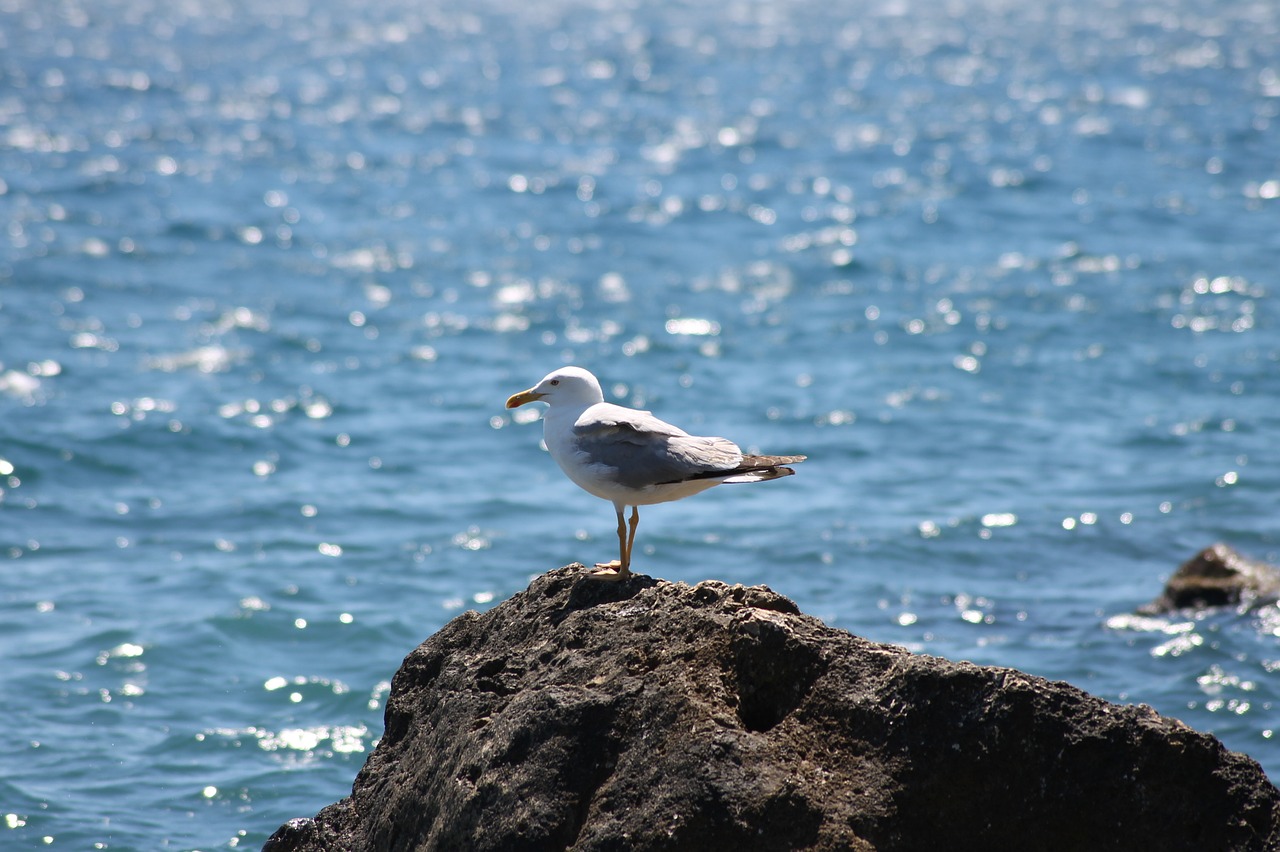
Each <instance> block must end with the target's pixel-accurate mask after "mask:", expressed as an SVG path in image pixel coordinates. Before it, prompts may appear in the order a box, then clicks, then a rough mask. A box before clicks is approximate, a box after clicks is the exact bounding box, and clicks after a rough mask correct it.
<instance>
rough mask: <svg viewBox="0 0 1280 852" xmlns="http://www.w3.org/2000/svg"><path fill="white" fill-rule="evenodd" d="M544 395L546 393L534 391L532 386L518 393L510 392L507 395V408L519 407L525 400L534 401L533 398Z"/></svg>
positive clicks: (540, 397)
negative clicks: (508, 395) (509, 394)
mask: <svg viewBox="0 0 1280 852" xmlns="http://www.w3.org/2000/svg"><path fill="white" fill-rule="evenodd" d="M544 396H546V394H542V393H536V392H535V391H534V390H533V388H529V390H527V391H520V393H516V394H512V395H511V396H510V397H508V398H507V408H519V407H520V406H522V405H524V404H525V403H526V402H534V401H535V400H539V399H542V398H543V397H544Z"/></svg>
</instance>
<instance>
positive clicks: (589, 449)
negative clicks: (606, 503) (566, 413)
mask: <svg viewBox="0 0 1280 852" xmlns="http://www.w3.org/2000/svg"><path fill="white" fill-rule="evenodd" d="M600 408H602V409H605V410H601V411H595V410H592V409H588V411H587V412H586V413H585V414H584V416H583V417H581V418H580V419H579V420H578V422H577V423H575V424H574V427H573V435H574V444H575V445H576V448H577V450H578V452H580V453H583V454H584V455H585V456H586V457H587V458H588V460H589V461H590V463H591V464H593V465H600V466H603V467H606V468H609V469H610V471H611V476H612V478H614V479H615V480H616V481H617V482H618V483H619V484H620V485H623V486H625V487H627V488H643V487H645V486H646V485H657V484H661V483H671V482H685V481H687V480H690V479H700V478H705V477H706V476H707V474H709V473H713V472H716V471H729V470H733V469H734V468H736V467H737V466H738V464H739V463H740V462H741V461H742V451H741V450H739V449H738V447H737V445H736V444H734V443H733V442H732V441H729V440H726V439H725V438H702V437H698V436H696V435H690V434H688V433H687V432H685V431H684V430H682V429H679V428H677V427H675V426H672V425H671V424H670V423H664V422H663V421H661V420H659V419H658V418H656V417H654V416H653V415H652V414H650V413H649V412H647V411H634V410H632V409H628V408H622V407H621V406H601V407H600Z"/></svg>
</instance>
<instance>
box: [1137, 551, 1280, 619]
mask: <svg viewBox="0 0 1280 852" xmlns="http://www.w3.org/2000/svg"><path fill="white" fill-rule="evenodd" d="M1277 599H1280V568H1276V567H1274V566H1272V565H1267V564H1266V563H1265V562H1258V561H1257V560H1254V559H1250V558H1248V557H1247V556H1243V555H1241V554H1240V553H1239V552H1237V551H1235V550H1233V549H1232V548H1230V547H1228V546H1227V545H1225V544H1221V543H1218V544H1215V545H1212V546H1210V547H1206V548H1205V549H1204V550H1202V551H1200V552H1199V553H1197V554H1196V555H1195V556H1193V557H1191V558H1190V559H1188V560H1187V561H1186V562H1184V563H1182V565H1181V566H1180V567H1179V568H1178V570H1177V571H1175V572H1174V573H1173V576H1171V577H1170V578H1169V582H1167V583H1166V584H1165V587H1164V591H1163V592H1162V593H1161V595H1160V597H1158V598H1156V599H1155V600H1154V601H1152V602H1151V603H1149V604H1146V605H1145V606H1143V607H1141V608H1140V609H1139V610H1138V611H1139V612H1140V613H1142V614H1143V615H1156V614H1158V613H1164V612H1172V611H1174V610H1179V609H1205V608H1207V607H1218V606H1243V607H1246V608H1249V607H1255V606H1262V605H1264V604H1269V603H1275V602H1276V600H1277Z"/></svg>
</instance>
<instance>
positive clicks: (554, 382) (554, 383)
mask: <svg viewBox="0 0 1280 852" xmlns="http://www.w3.org/2000/svg"><path fill="white" fill-rule="evenodd" d="M558 384H560V380H559V379H552V380H551V387H555V386H556V385H558Z"/></svg>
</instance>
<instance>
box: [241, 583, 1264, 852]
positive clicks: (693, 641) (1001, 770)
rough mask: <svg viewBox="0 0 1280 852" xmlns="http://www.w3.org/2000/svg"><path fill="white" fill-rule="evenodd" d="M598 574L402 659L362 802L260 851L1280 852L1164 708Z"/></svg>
mask: <svg viewBox="0 0 1280 852" xmlns="http://www.w3.org/2000/svg"><path fill="white" fill-rule="evenodd" d="M584 574H585V569H584V568H583V567H582V566H569V567H567V568H562V569H560V570H557V571H552V572H550V573H549V574H546V575H544V576H542V577H539V578H538V579H536V580H535V581H534V582H533V583H532V585H530V586H529V588H528V590H526V591H525V592H522V593H520V594H517V595H515V596H514V597H513V598H512V599H511V600H509V601H507V602H506V603H503V604H501V605H500V606H498V607H495V608H494V609H492V610H490V611H489V612H487V613H485V614H483V615H478V614H476V613H466V614H464V615H461V616H459V617H458V618H456V619H454V620H453V621H452V622H450V623H449V624H448V625H446V626H445V627H444V629H442V630H441V631H440V632H439V633H437V634H436V635H435V636H433V637H431V638H430V639H429V640H427V641H426V642H424V643H423V644H422V645H421V646H419V647H418V648H417V649H416V650H414V651H413V652H412V653H411V654H409V656H408V657H406V658H405V661H404V664H403V666H402V667H401V668H400V671H399V672H397V673H396V676H395V679H394V680H393V681H392V685H391V694H390V696H389V698H388V701H387V708H386V732H385V734H384V736H383V738H382V740H381V741H380V742H379V744H378V746H377V748H376V749H375V751H374V752H373V754H371V755H370V756H369V759H368V761H367V762H366V763H365V766H364V768H363V769H362V770H361V771H360V774H359V775H358V776H357V778H356V780H355V785H354V787H353V789H352V793H351V796H350V797H348V798H346V799H343V800H342V801H340V802H338V803H337V804H334V805H331V806H329V807H327V808H325V809H324V810H323V811H321V812H320V813H319V814H318V815H317V816H316V817H315V818H314V819H298V820H293V821H291V822H290V823H288V824H286V825H285V826H282V827H281V828H280V830H279V831H277V832H276V834H275V835H274V836H273V837H272V838H271V840H269V841H268V843H267V845H266V847H265V849H266V850H267V852H286V850H288V852H318V850H336V849H347V850H361V852H365V851H366V850H367V852H375V850H376V852H394V850H477V852H480V851H481V850H494V852H498V850H502V852H514V851H515V850H552V849H555V850H560V849H575V850H620V852H621V850H657V849H662V850H700V851H701V850H731V852H756V850H784V849H786V850H790V849H820V850H913V849H921V850H936V849H948V850H966V849H975V850H976V849H988V850H1002V849H1009V850H1013V849H1037V850H1058V849H1062V850H1108V849H1114V850H1126V852H1129V850H1134V849H1160V850H1163V852H1169V850H1196V852H1202V850H1210V849H1213V850H1274V849H1278V848H1280V793H1278V792H1277V790H1276V788H1275V787H1274V786H1272V785H1271V783H1270V782H1269V781H1268V780H1267V778H1266V776H1265V775H1264V774H1263V772H1262V770H1261V769H1260V768H1259V767H1258V765H1257V764H1256V763H1255V762H1254V761H1252V760H1250V759H1249V758H1248V757H1245V756H1244V755H1241V754H1236V753H1233V752H1229V751H1227V750H1226V749H1225V748H1223V746H1222V745H1221V744H1220V743H1219V742H1218V740H1216V739H1215V738H1213V737H1211V736H1208V735H1206V734H1201V733H1197V732H1196V731H1193V730H1191V729H1190V728H1188V727H1187V726H1186V725H1183V724H1182V723H1180V722H1178V721H1176V720H1173V719H1168V718H1163V717H1161V716H1159V715H1157V714H1156V713H1155V712H1153V711H1152V710H1150V709H1147V708H1143V707H1132V706H1117V705H1114V704H1109V703H1107V702H1105V701H1102V700H1100V699H1098V698H1094V697H1092V696H1090V695H1088V694H1086V693H1084V692H1082V691H1080V690H1079V689H1076V688H1075V687H1072V686H1069V685H1067V684H1064V683H1053V682H1049V681H1046V680H1042V679H1040V678H1036V677H1031V676H1029V675H1025V674H1022V673H1020V672H1017V671H1014V670H1011V669H1001V668H989V667H980V666H975V665H971V664H968V663H953V662H948V661H946V660H941V659H936V658H931V657H925V656H920V655H915V654H911V653H908V652H906V651H904V650H902V649H900V648H896V647H890V646H885V645H877V644H874V643H872V642H868V641H865V640H863V639H859V638H858V637H856V636H852V635H850V634H849V633H846V632H844V631H842V630H837V629H834V628H830V627H827V626H826V625H824V624H823V623H822V622H820V621H818V620H817V619H815V618H811V617H809V616H806V615H802V614H801V613H800V612H799V611H798V609H797V608H796V606H795V604H793V603H792V602H791V601H789V600H788V599H786V598H784V597H782V596H781V595H778V594H775V593H774V592H772V591H770V590H769V589H767V588H765V587H763V586H757V587H752V588H743V587H742V586H727V585H725V584H723V583H718V582H707V583H700V584H699V585H697V586H694V587H689V586H686V585H684V584H678V583H668V582H664V581H658V580H653V579H650V578H648V577H644V576H637V577H635V578H634V579H632V580H630V581H628V582H625V583H603V582H600V581H597V580H592V579H588V578H586V577H585V576H584Z"/></svg>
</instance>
